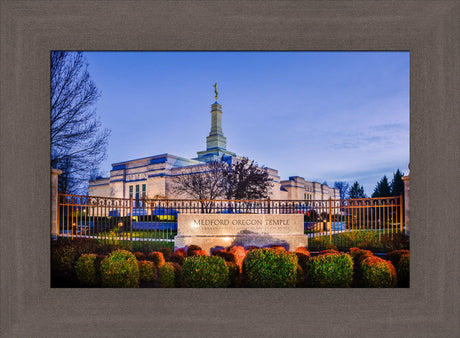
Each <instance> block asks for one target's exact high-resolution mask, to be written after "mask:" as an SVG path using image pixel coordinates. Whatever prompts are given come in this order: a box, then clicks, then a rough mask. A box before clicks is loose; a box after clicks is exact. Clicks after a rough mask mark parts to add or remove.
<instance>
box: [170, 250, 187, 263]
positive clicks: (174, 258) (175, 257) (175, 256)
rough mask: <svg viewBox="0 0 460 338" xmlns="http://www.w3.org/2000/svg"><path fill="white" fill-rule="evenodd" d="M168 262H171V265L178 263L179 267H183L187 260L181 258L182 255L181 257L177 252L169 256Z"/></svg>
mask: <svg viewBox="0 0 460 338" xmlns="http://www.w3.org/2000/svg"><path fill="white" fill-rule="evenodd" d="M168 261H169V262H171V263H177V264H179V265H183V264H184V261H185V258H184V256H181V255H179V254H178V253H176V252H175V253H173V254H171V256H169V259H168Z"/></svg>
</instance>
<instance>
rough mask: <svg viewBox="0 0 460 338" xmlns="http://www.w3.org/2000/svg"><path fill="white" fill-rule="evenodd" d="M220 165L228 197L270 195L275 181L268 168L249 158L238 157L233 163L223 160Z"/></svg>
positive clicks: (238, 198) (241, 197) (248, 197)
mask: <svg viewBox="0 0 460 338" xmlns="http://www.w3.org/2000/svg"><path fill="white" fill-rule="evenodd" d="M220 165H221V167H222V175H223V179H224V182H225V188H226V190H225V196H226V198H227V199H229V200H230V199H235V200H244V199H246V200H256V199H263V198H268V196H269V195H270V190H271V188H272V186H273V183H272V179H271V178H270V176H269V174H268V171H267V170H266V168H264V167H259V166H258V165H257V163H255V162H254V161H250V160H249V159H248V158H240V159H238V158H237V159H235V160H234V161H232V163H229V162H227V161H224V160H222V161H221V162H220Z"/></svg>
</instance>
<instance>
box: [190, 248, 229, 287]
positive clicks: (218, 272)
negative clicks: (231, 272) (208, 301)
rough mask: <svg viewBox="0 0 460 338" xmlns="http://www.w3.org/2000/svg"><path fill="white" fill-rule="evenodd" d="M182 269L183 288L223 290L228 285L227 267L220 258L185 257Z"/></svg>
mask: <svg viewBox="0 0 460 338" xmlns="http://www.w3.org/2000/svg"><path fill="white" fill-rule="evenodd" d="M183 269H184V282H185V287H189V288H224V287H227V286H228V285H229V279H228V267H227V265H226V264H225V261H224V259H223V258H221V257H218V256H201V255H197V256H191V257H187V258H186V259H185V262H184V267H183Z"/></svg>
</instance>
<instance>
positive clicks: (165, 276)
mask: <svg viewBox="0 0 460 338" xmlns="http://www.w3.org/2000/svg"><path fill="white" fill-rule="evenodd" d="M173 264H174V263H171V262H166V263H165V264H164V265H163V266H162V267H161V268H160V271H159V277H158V282H159V285H160V287H161V288H173V287H175V285H176V277H175V273H174V265H173Z"/></svg>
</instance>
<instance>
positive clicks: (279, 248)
mask: <svg viewBox="0 0 460 338" xmlns="http://www.w3.org/2000/svg"><path fill="white" fill-rule="evenodd" d="M270 249H275V250H281V251H286V248H285V247H284V246H281V245H277V244H273V245H270Z"/></svg>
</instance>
